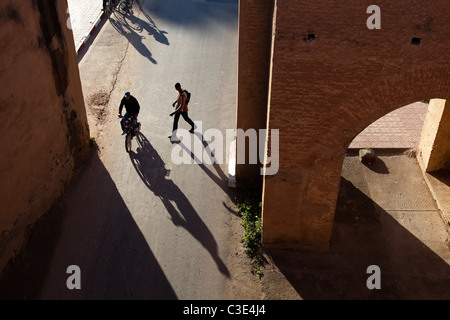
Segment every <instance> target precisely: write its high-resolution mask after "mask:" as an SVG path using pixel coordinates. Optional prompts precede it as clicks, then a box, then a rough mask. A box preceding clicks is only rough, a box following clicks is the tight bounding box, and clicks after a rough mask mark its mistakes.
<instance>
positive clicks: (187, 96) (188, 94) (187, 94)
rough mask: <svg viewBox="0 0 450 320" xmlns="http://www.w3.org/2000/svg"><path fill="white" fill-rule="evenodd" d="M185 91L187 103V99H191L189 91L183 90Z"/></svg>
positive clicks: (187, 101) (187, 102)
mask: <svg viewBox="0 0 450 320" xmlns="http://www.w3.org/2000/svg"><path fill="white" fill-rule="evenodd" d="M184 92H186V105H188V104H189V101H191V93H190V92H189V91H187V90H184Z"/></svg>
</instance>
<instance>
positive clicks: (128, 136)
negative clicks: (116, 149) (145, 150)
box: [119, 116, 141, 153]
mask: <svg viewBox="0 0 450 320" xmlns="http://www.w3.org/2000/svg"><path fill="white" fill-rule="evenodd" d="M119 118H120V116H119ZM124 130H125V150H126V152H128V153H130V151H131V148H132V141H133V138H134V137H135V136H136V134H137V132H138V131H140V130H141V123H140V122H138V121H137V119H136V118H135V117H134V116H131V117H130V118H128V119H125V120H124Z"/></svg>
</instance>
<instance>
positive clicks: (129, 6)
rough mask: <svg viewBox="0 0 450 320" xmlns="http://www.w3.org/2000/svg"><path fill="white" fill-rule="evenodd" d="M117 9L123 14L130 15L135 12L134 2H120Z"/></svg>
mask: <svg viewBox="0 0 450 320" xmlns="http://www.w3.org/2000/svg"><path fill="white" fill-rule="evenodd" d="M117 8H118V9H119V11H120V13H122V14H126V13H127V14H130V13H132V10H133V0H119V4H118V5H117Z"/></svg>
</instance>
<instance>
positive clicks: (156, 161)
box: [129, 132, 230, 278]
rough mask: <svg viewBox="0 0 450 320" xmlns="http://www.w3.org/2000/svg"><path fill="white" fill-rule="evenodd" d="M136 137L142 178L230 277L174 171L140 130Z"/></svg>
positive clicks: (135, 159) (134, 157)
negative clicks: (178, 183)
mask: <svg viewBox="0 0 450 320" xmlns="http://www.w3.org/2000/svg"><path fill="white" fill-rule="evenodd" d="M136 140H137V142H138V145H139V146H138V148H137V150H136V152H133V151H131V152H130V153H129V156H130V159H131V162H132V164H133V166H134V168H135V169H136V172H137V173H138V174H139V176H140V178H141V179H142V181H143V182H144V183H145V185H146V186H147V187H148V188H149V189H150V190H151V191H152V192H153V193H154V194H155V195H156V196H158V197H159V198H160V199H161V201H162V203H163V204H164V206H165V207H166V209H167V212H168V213H169V214H170V217H171V219H172V222H173V223H174V224H175V225H177V226H181V227H183V228H185V229H186V230H187V231H189V233H190V234H191V235H192V236H193V237H194V238H195V239H197V240H198V241H199V242H200V243H201V244H202V246H203V247H204V248H205V249H206V250H207V251H208V252H209V253H210V255H211V257H212V258H213V259H214V261H215V262H216V264H217V267H218V269H219V270H220V272H221V273H222V274H224V275H225V276H226V277H228V278H229V277H230V273H229V271H228V269H227V267H226V266H225V264H224V262H223V261H222V260H221V258H220V257H219V255H218V248H217V243H216V241H215V239H214V236H213V235H212V233H211V231H210V230H209V229H208V227H207V226H206V225H205V223H204V222H203V221H202V219H201V218H200V217H199V215H198V213H197V212H196V210H195V209H194V207H193V206H192V204H191V203H190V201H189V200H188V199H187V198H186V196H185V195H184V193H183V192H182V191H181V190H180V188H178V186H177V185H176V184H175V183H174V182H173V181H172V180H170V179H169V178H168V177H169V174H170V171H169V170H167V168H166V167H165V163H164V161H163V160H162V159H161V157H160V156H159V154H158V152H157V151H156V150H155V149H154V148H153V146H152V145H151V144H150V142H149V141H148V140H147V138H146V137H145V136H144V135H143V134H142V133H141V132H138V133H137V135H136ZM173 203H175V204H176V206H175V205H174V204H173Z"/></svg>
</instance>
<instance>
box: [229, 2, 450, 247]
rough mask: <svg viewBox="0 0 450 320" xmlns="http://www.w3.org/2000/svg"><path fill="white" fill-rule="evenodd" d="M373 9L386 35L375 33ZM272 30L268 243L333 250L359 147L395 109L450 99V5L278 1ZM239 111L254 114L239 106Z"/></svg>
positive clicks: (265, 230)
mask: <svg viewBox="0 0 450 320" xmlns="http://www.w3.org/2000/svg"><path fill="white" fill-rule="evenodd" d="M242 2H246V3H247V5H253V6H254V3H255V2H256V1H251V0H241V7H242V6H243V4H242ZM374 4H375V5H377V6H379V8H380V10H381V29H369V28H368V27H367V23H366V22H367V20H368V18H369V17H370V16H371V14H368V13H367V12H366V11H367V8H368V7H369V6H371V5H374ZM252 20H253V19H250V21H247V22H246V24H248V26H247V30H246V29H245V28H244V26H245V24H241V28H240V37H244V34H245V33H246V32H248V33H249V34H250V35H253V34H254V31H253V30H252V28H251V27H250V25H251V21H252ZM240 21H242V18H241V19H240ZM256 23H260V22H259V20H257V22H256ZM272 23H273V24H272ZM267 25H270V26H272V25H273V29H272V35H273V38H272V55H271V60H270V62H271V66H270V76H269V78H268V80H269V100H268V105H267V108H268V115H267V118H268V129H269V130H270V129H279V130H280V131H279V133H280V136H279V140H280V147H279V154H280V164H279V165H280V167H279V171H278V173H277V174H276V175H272V176H265V177H264V196H263V243H264V245H265V246H266V247H295V248H301V249H307V250H327V249H328V248H329V239H330V235H331V228H332V224H333V219H334V210H335V205H336V200H337V194H338V190H339V181H340V174H341V170H342V164H343V159H344V157H345V153H346V151H347V148H348V146H349V144H350V143H351V141H352V140H353V139H354V138H355V137H356V136H357V135H358V134H359V133H360V132H361V131H362V130H364V129H365V128H366V127H367V126H368V125H370V124H371V123H373V122H374V121H376V120H377V119H379V118H380V117H382V116H384V115H385V114H387V113H389V112H391V111H393V110H395V109H397V108H400V107H402V106H404V105H407V104H409V103H412V102H416V101H420V100H426V99H430V98H442V99H449V98H450V86H449V84H450V4H449V2H448V0H434V1H423V0H399V1H390V0H379V1H375V2H374V1H363V0H351V1H350V0H343V1H331V0H329V1H327V0H322V1H307V0H276V1H275V4H274V21H273V22H272V21H271V20H270V19H268V21H267ZM263 29H264V28H262V30H263ZM246 50H247V51H248V50H250V51H251V50H252V49H251V47H249V46H247V47H246ZM246 54H247V55H249V56H250V55H251V54H253V55H254V56H256V55H257V53H256V50H255V51H253V53H252V52H247V53H246ZM240 57H241V54H240ZM264 66H265V63H264V62H260V63H259V66H257V65H256V64H255V65H254V66H251V65H245V66H241V65H240V68H253V71H255V72H257V70H258V68H259V67H264ZM246 72H247V73H251V70H247V71H246ZM239 75H240V76H241V73H239ZM240 80H241V78H239V81H240ZM265 81H266V78H262V79H261V82H262V83H264V82H265ZM240 88H241V87H240ZM239 94H240V95H241V94H242V93H239ZM240 102H241V101H240ZM239 108H246V109H247V110H251V108H256V107H255V106H251V105H249V104H247V105H246V104H244V103H242V102H241V104H240V106H239ZM240 114H241V115H243V113H240ZM257 114H258V113H257V112H254V113H253V114H252V116H253V117H256V116H257ZM245 116H247V117H251V115H249V114H247V115H245ZM241 122H242V120H241ZM238 123H239V121H238ZM238 178H239V177H237V179H238Z"/></svg>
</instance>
